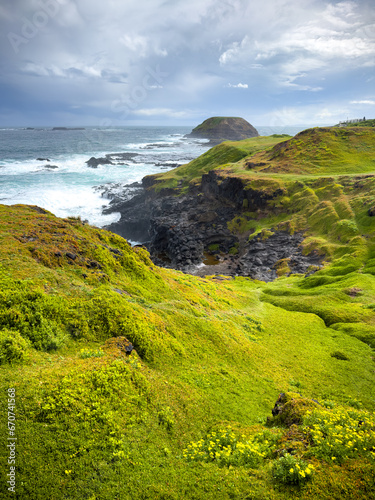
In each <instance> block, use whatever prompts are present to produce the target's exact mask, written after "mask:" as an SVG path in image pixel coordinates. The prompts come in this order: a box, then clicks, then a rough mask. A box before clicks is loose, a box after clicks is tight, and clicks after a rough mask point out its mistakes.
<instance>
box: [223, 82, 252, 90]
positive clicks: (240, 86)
mask: <svg viewBox="0 0 375 500" xmlns="http://www.w3.org/2000/svg"><path fill="white" fill-rule="evenodd" d="M225 87H227V88H232V89H248V88H249V86H248V84H247V83H237V84H232V83H228V85H225Z"/></svg>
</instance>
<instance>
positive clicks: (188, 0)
mask: <svg viewBox="0 0 375 500" xmlns="http://www.w3.org/2000/svg"><path fill="white" fill-rule="evenodd" d="M0 22H1V33H2V40H1V44H0V51H1V60H0V67H1V79H0V96H1V97H0V99H1V101H0V124H1V125H3V126H17V125H18V126H33V125H68V126H69V125H131V124H145V125H147V124H150V125H156V124H165V125H169V124H181V125H196V124H198V123H200V122H201V121H202V120H203V119H205V118H208V117H210V116H242V117H243V118H245V119H247V120H248V121H249V122H250V123H252V124H253V125H255V126H257V125H258V126H261V125H264V126H271V127H272V126H288V125H299V124H303V125H324V124H335V123H337V122H338V121H340V120H345V119H346V118H358V117H363V116H366V117H368V118H374V117H375V24H374V23H375V6H374V0H348V1H335V0H330V1H328V0H298V1H297V0H293V1H291V0H106V1H95V0H1V5H0Z"/></svg>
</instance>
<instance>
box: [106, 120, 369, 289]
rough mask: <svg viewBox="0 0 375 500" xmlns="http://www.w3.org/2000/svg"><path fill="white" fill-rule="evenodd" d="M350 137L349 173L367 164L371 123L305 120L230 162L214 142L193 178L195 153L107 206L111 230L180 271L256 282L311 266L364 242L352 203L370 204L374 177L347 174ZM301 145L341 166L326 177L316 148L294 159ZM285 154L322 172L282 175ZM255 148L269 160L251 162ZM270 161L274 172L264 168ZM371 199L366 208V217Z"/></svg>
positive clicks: (307, 270) (230, 150) (293, 165)
mask: <svg viewBox="0 0 375 500" xmlns="http://www.w3.org/2000/svg"><path fill="white" fill-rule="evenodd" d="M348 138H349V139H350V140H351V141H352V143H353V145H352V149H353V152H352V154H353V155H354V156H355V159H356V163H355V164H353V167H351V168H354V170H355V171H356V172H357V171H358V169H360V168H363V169H365V170H366V168H367V169H369V168H370V167H371V165H372V164H371V165H370V163H369V158H368V155H369V151H370V149H369V146H370V143H371V141H374V133H373V131H370V132H369V131H368V130H366V131H362V132H361V133H360V134H358V133H353V134H352V133H351V132H350V131H345V134H343V133H341V132H339V133H337V131H332V130H329V129H312V130H311V131H307V132H303V133H301V134H299V135H298V136H296V137H295V138H292V139H289V140H287V141H282V139H283V137H279V138H275V139H274V141H278V143H279V144H276V145H274V146H272V147H267V148H266V149H265V150H264V152H262V151H260V152H256V153H255V154H253V155H251V154H250V155H246V154H245V153H244V154H241V155H239V156H238V157H237V158H240V159H239V160H238V161H235V162H234V163H226V161H225V159H226V157H225V150H224V152H223V151H222V148H223V146H224V145H220V146H216V147H215V148H213V149H212V150H210V152H209V154H207V153H206V154H205V155H203V156H204V157H205V158H206V160H205V162H209V161H211V160H212V158H214V159H215V158H218V162H220V163H219V164H217V165H215V161H213V162H212V163H211V164H210V165H211V166H212V167H213V168H211V169H210V170H208V171H205V169H204V168H200V172H201V176H200V177H197V171H196V169H194V168H193V167H194V165H199V167H201V164H200V163H199V162H200V161H201V159H199V158H198V159H197V160H195V161H193V162H191V164H189V165H187V166H182V167H178V168H177V169H175V170H174V171H171V172H172V174H171V172H168V173H166V174H162V175H156V176H148V177H145V178H144V180H143V188H142V189H141V190H140V194H138V196H136V197H134V198H133V199H131V200H129V201H126V202H122V203H117V204H116V203H113V204H112V205H111V206H110V208H109V209H107V212H111V211H112V212H115V211H116V212H118V211H119V212H120V213H121V219H120V221H119V222H117V223H115V224H112V225H111V226H110V227H109V229H111V230H112V231H114V232H116V233H118V234H120V235H122V236H124V237H125V238H128V239H131V240H135V241H138V242H141V243H144V244H145V245H146V246H147V248H148V250H149V251H150V254H151V258H152V260H153V261H154V263H156V264H158V265H161V266H164V267H172V268H175V269H179V270H183V271H185V272H190V273H195V274H200V275H204V274H226V275H239V276H249V277H252V278H256V279H260V280H263V281H271V280H274V279H276V278H277V277H278V276H281V275H284V274H290V273H310V272H314V271H316V270H317V269H319V268H320V267H321V265H322V262H323V261H324V260H327V259H328V260H332V259H334V258H335V255H337V256H339V255H340V254H341V255H342V254H343V253H344V254H345V253H348V255H349V254H350V252H353V253H354V252H355V250H356V249H359V248H360V247H361V245H362V244H363V234H364V231H365V229H361V227H360V226H359V225H358V214H357V215H356V214H355V211H356V209H355V208H353V207H358V206H359V204H360V203H361V204H362V206H363V207H366V203H368V204H369V205H371V204H372V205H373V203H372V201H371V200H372V198H371V196H372V195H371V193H372V192H373V189H374V187H373V184H374V176H373V175H372V174H362V175H359V176H358V175H355V176H353V175H348V166H347V165H348V164H349V159H348V158H349V157H347V158H346V163H345V162H343V147H342V146H341V142H344V143H345V145H346V146H345V147H346V149H348V147H347V144H348ZM254 140H258V139H254ZM303 141H304V142H305V145H304V144H303ZM330 141H331V142H330ZM333 141H336V142H333ZM354 141H357V142H358V144H356V143H355V142H354ZM245 142H246V141H245ZM248 143H251V140H248ZM248 143H247V144H248ZM225 144H227V143H225ZM236 144H238V146H236ZM304 146H305V149H306V150H307V151H308V152H309V153H310V152H311V149H312V148H313V147H314V148H318V149H319V151H322V153H320V154H321V155H325V154H328V155H329V157H330V162H329V168H330V169H331V170H332V171H334V172H335V173H339V171H338V169H339V168H342V169H344V170H343V174H345V175H343V176H342V177H341V178H340V182H338V181H337V179H335V178H333V177H329V176H327V174H326V173H325V171H324V170H323V167H322V166H320V165H319V164H318V161H319V158H320V157H319V156H318V155H315V162H316V164H313V163H312V160H311V158H310V156H312V155H311V153H310V154H307V155H305V157H306V166H304V164H303V163H302V161H301V160H300V158H302V153H301V151H302V150H303V147H304ZM323 146H324V147H323ZM235 147H237V148H239V149H240V148H241V147H243V146H242V142H238V143H228V144H227V145H226V146H225V148H226V150H227V154H228V155H229V154H230V156H228V157H230V158H232V157H233V156H234V157H235V155H233V148H235ZM334 147H336V148H337V149H338V151H339V154H338V158H337V166H336V165H335V163H334V161H333V160H332V158H333V155H334V150H333V148H334ZM217 148H219V149H218V151H220V155H218V154H217V152H216V149H217ZM220 148H221V149H220ZM280 151H282V152H283V155H280ZM285 152H286V153H285ZM327 152H328V153H327ZM359 152H360V153H359ZM286 154H287V160H288V164H289V165H290V167H289V168H290V170H291V171H296V170H297V168H299V169H300V170H301V172H304V171H307V170H308V169H309V170H310V171H312V169H313V168H315V169H316V170H317V172H318V173H319V174H322V175H323V177H321V176H320V175H316V174H315V175H314V174H311V175H310V177H308V178H306V177H303V178H302V177H301V176H299V175H294V177H291V176H290V175H289V174H287V175H285V176H284V171H285V163H286V161H285V156H286ZM360 155H362V156H363V158H362V156H360ZM203 156H202V158H203ZM259 157H261V158H262V159H266V160H267V162H260V161H258V158H259ZM295 158H297V160H296V161H294V159H295ZM324 161H325V159H323V161H322V162H321V163H322V164H323V162H324ZM205 162H204V163H205ZM257 169H258V171H259V172H257V171H256V170H257ZM262 169H263V170H262ZM270 170H271V172H272V174H268V173H267V172H268V171H270ZM279 171H281V172H282V175H281V176H280V175H276V176H275V174H274V173H273V172H275V173H276V174H277V173H278V172H279ZM204 172H205V173H204ZM324 174H325V175H324ZM189 179H190V180H189ZM197 179H198V180H197ZM186 186H188V187H186ZM365 194H366V196H365ZM372 205H371V207H372ZM371 207H370V206H369V207H367V209H363V210H365V214H366V217H369V215H368V213H367V211H368V210H369V211H371Z"/></svg>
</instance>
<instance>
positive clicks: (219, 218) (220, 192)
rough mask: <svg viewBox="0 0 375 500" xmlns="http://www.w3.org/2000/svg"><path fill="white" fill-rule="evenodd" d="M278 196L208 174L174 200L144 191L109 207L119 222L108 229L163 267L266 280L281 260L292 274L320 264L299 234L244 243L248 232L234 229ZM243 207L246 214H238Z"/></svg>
mask: <svg viewBox="0 0 375 500" xmlns="http://www.w3.org/2000/svg"><path fill="white" fill-rule="evenodd" d="M282 194H283V190H282V189H280V188H278V187H276V189H274V190H273V191H272V190H270V191H268V192H266V191H265V190H264V189H261V188H260V189H255V188H254V189H251V188H248V189H246V186H245V185H244V183H243V181H242V180H241V179H240V178H236V177H227V176H226V175H225V174H223V175H220V172H219V171H211V172H209V173H208V174H205V175H203V176H202V182H201V186H200V189H199V191H198V192H196V193H189V194H187V195H182V196H177V197H176V196H171V195H169V194H168V193H166V192H161V193H160V194H159V195H158V196H155V194H154V193H153V192H152V191H151V193H150V192H149V191H147V190H144V192H143V193H142V194H141V195H139V196H138V197H137V198H133V199H132V200H130V201H129V202H126V203H125V204H123V205H122V206H121V207H119V206H117V207H116V206H115V207H114V209H115V210H119V209H120V210H121V213H122V217H121V220H120V222H118V223H116V224H112V226H111V227H110V229H111V230H113V231H115V232H117V233H118V234H121V235H123V236H125V237H128V238H131V239H133V240H137V241H143V242H145V244H146V246H147V248H148V250H149V251H150V254H151V258H152V260H153V261H154V263H156V264H158V265H160V266H163V267H171V268H174V269H179V270H182V271H185V272H190V273H193V274H201V275H204V274H227V275H239V276H251V277H253V278H257V279H261V280H263V281H270V280H273V279H275V278H277V276H278V265H279V263H280V261H281V260H282V259H289V266H290V270H291V271H293V272H297V273H305V272H307V270H308V269H309V268H310V267H311V266H317V265H319V263H320V258H319V256H318V254H317V253H316V252H315V251H313V252H311V253H310V255H308V256H306V255H303V254H302V247H301V246H300V244H301V242H302V240H303V237H302V235H301V234H289V233H288V232H287V231H285V230H281V231H274V232H272V234H270V235H269V237H268V238H267V239H265V238H264V235H259V236H256V237H255V238H254V239H252V240H251V241H249V234H250V233H253V230H247V231H244V232H242V231H241V230H237V229H236V227H235V226H236V222H237V219H241V217H243V214H244V213H246V214H248V213H249V212H248V210H250V211H253V212H259V211H262V210H265V209H266V207H267V204H268V203H269V202H271V201H272V200H274V199H276V198H277V197H279V196H280V195H282ZM244 206H245V207H247V209H248V210H246V211H244V208H243V207H244ZM245 217H246V216H245ZM249 220H251V217H249ZM241 222H243V221H242V220H241Z"/></svg>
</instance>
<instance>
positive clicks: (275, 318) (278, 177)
mask: <svg viewBox="0 0 375 500" xmlns="http://www.w3.org/2000/svg"><path fill="white" fill-rule="evenodd" d="M334 130H336V131H338V134H337V135H336V134H335V133H334ZM344 132H345V133H344ZM344 132H341V129H320V130H316V129H313V131H309V132H306V133H304V134H302V135H301V134H299V136H296V138H294V139H292V140H291V141H287V146H286V147H285V148H281V149H280V148H279V149H278V146H276V149H272V147H273V146H274V145H275V144H276V143H278V142H279V141H280V140H283V139H284V140H285V138H282V137H268V138H262V137H260V138H254V139H248V140H246V141H241V142H238V143H234V142H233V143H232V142H227V143H223V144H221V145H219V146H216V147H215V148H213V149H211V150H210V151H208V152H207V153H205V154H204V155H202V156H201V157H200V158H197V159H196V160H194V161H193V162H191V163H189V164H188V165H185V166H182V167H179V168H178V169H175V170H173V171H171V172H168V173H166V174H162V175H160V176H156V180H157V181H158V183H157V184H156V185H155V188H156V189H162V188H166V187H174V188H176V189H175V193H176V194H177V193H184V192H186V191H187V190H188V189H189V186H197V185H199V182H200V179H201V176H202V174H204V173H207V172H208V171H210V170H211V169H216V170H217V173H218V175H219V176H222V178H225V177H227V176H234V177H236V178H239V179H241V181H242V182H243V186H244V193H245V194H246V193H247V194H248V195H249V197H248V198H246V199H247V200H248V203H247V204H246V203H244V204H243V205H242V207H240V208H239V210H238V214H237V216H236V217H235V218H234V219H233V220H232V221H231V222H229V228H230V229H231V230H232V231H233V233H235V234H236V235H245V237H246V236H247V234H248V235H249V236H250V238H254V237H255V236H260V237H261V238H262V239H264V240H266V239H267V238H268V237H269V236H270V235H271V234H272V233H273V232H274V231H276V230H286V231H289V232H290V233H294V232H296V231H300V232H301V233H303V234H304V241H303V243H302V245H303V249H304V252H305V253H309V252H311V251H316V252H318V253H319V254H320V255H321V256H322V258H323V259H324V261H325V265H324V267H323V268H322V269H320V270H319V271H318V272H315V273H314V274H312V275H311V276H307V277H305V276H299V275H296V276H286V275H285V276H282V277H280V278H279V279H278V280H276V281H275V282H273V283H267V284H266V283H263V282H258V281H253V280H250V279H248V278H235V279H226V280H222V281H220V282H218V281H216V280H215V279H210V278H197V277H193V276H189V275H185V274H183V273H181V272H178V271H172V270H166V269H161V268H158V267H156V266H154V265H153V264H152V262H151V261H150V259H149V256H148V254H147V252H146V251H145V250H143V249H140V248H137V249H132V248H131V247H130V246H129V245H128V244H127V242H126V241H125V240H123V239H122V238H120V237H119V236H117V235H114V234H113V233H110V232H107V231H104V230H100V229H97V228H92V227H90V226H88V225H85V224H83V223H82V222H81V221H80V220H79V219H74V218H68V219H58V218H56V217H54V216H53V215H52V214H50V213H48V212H46V211H41V210H40V209H38V208H37V207H27V206H22V205H18V206H14V207H8V206H1V205H0V285H1V286H0V373H1V377H0V381H1V382H0V385H1V390H2V394H3V400H2V401H3V404H2V405H1V412H0V426H1V435H2V440H3V441H2V444H1V450H2V456H3V463H4V464H6V461H7V459H8V456H9V453H8V449H7V447H6V444H7V437H9V428H7V412H6V410H7V397H8V392H7V391H8V389H9V388H15V392H16V435H17V461H16V465H17V470H16V494H15V495H14V496H15V498H20V499H21V498H30V499H36V500H38V499H42V498H48V499H51V500H54V499H56V500H61V499H91V500H94V499H101V500H102V499H105V500H106V499H108V500H113V499H117V498H118V499H129V500H130V499H131V500H133V499H135V500H137V499H152V500H154V499H160V500H161V499H176V500H177V499H178V500H179V499H181V498H182V499H185V498H186V499H194V500H196V499H198V500H199V499H202V500H203V499H205V500H206V499H214V498H215V499H216V498H220V499H250V498H254V499H255V498H256V499H272V500H281V499H285V500H287V499H290V498H298V499H316V498H319V499H326V500H331V499H340V500H341V499H342V498H348V499H349V498H350V499H365V498H366V499H367V498H370V497H371V496H374V494H375V488H374V479H375V478H374V470H375V469H374V457H373V454H372V453H371V452H372V451H373V444H371V443H373V441H372V440H373V439H374V435H373V434H374V433H373V424H371V422H373V418H374V409H375V408H374V406H375V404H374V403H375V388H374V351H373V349H374V347H375V240H374V238H375V217H370V216H369V215H368V210H369V208H371V207H373V206H375V178H374V177H373V176H372V174H371V173H370V172H371V170H370V163H369V159H370V157H371V150H370V147H369V146H371V145H372V146H373V142H371V141H373V132H370V131H369V129H361V128H359V129H355V131H353V129H351V128H350V129H344ZM371 134H372V135H371ZM259 150H263V151H264V150H267V151H266V152H263V153H261V154H259V155H260V156H261V155H263V157H264V158H266V157H267V158H268V160H267V161H269V165H271V168H270V169H268V170H265V169H264V168H263V167H265V166H264V165H263V166H259V167H257V166H255V167H254V166H252V167H251V168H249V167H248V163H249V162H250V163H252V164H254V163H256V162H257V161H258V160H256V161H255V160H254V158H257V151H259ZM254 155H255V156H254ZM271 157H272V158H271ZM267 165H268V164H267ZM284 170H285V172H284ZM366 172H367V173H366ZM316 174H319V175H316ZM177 187H178V189H177ZM251 196H263V197H265V198H266V199H267V202H266V203H265V204H264V206H263V207H262V208H258V209H254V210H253V211H251V210H252V209H251V203H250V202H251ZM249 200H250V201H249ZM211 250H212V251H213V252H214V251H215V248H212V249H211ZM235 251H238V249H237V248H234V250H233V253H235ZM279 264H280V265H279V275H280V276H281V275H282V274H285V273H287V272H288V267H287V263H286V262H280V263H279ZM129 342H131V343H132V344H133V346H134V348H135V350H133V351H132V353H131V354H127V353H126V350H125V347H126V346H128V344H129ZM296 391H298V394H297V393H296ZM281 392H283V393H287V394H288V396H287V406H286V410H285V413H284V414H283V416H282V418H281V417H279V418H277V417H276V418H271V409H272V408H273V405H274V403H275V401H276V399H277V398H278V395H279V394H280V393H281ZM312 400H316V401H318V403H316V402H313V401H312ZM314 408H315V409H314ZM306 409H313V410H314V412H315V413H314V412H313V413H312V414H306V413H305V410H306ZM327 409H328V410H327ZM327 412H328V413H327ZM356 412H357V413H356ZM367 412H368V413H367ZM342 415H344V417H342ZM267 417H270V419H268V421H267ZM354 417H355V418H357V420H358V421H363V422H365V428H364V429H363V430H366V432H368V435H367V434H366V436H365V435H364V434H360V431H359V430H358V429H357V428H356V426H355V425H354V424H353V425H351V424H350V425H351V427H350V426H349V427H350V428H348V429H347V431H346V432H347V435H348V436H349V434H350V433H351V434H353V438H351V439H350V440H349V441H350V443H351V444H350V443H349V441H347V442H346V441H345V440H343V438H342V437H341V438H340V439H339V438H338V437H337V435H336V434H335V432H336V427H337V425H336V424H337V422H338V420H337V419H341V420H342V421H343V422H344V424H345V425H346V424H348V425H349V423H350V419H351V418H354ZM324 420H326V421H327V424H326V426H325V423H324ZM344 424H342V425H344ZM370 424H371V425H370ZM314 425H315V427H314ZM318 431H319V432H322V433H323V435H324V439H323V440H322V439H319V436H320V434H319V433H318ZM215 433H216V434H215ZM324 433H325V434H324ZM318 434H319V435H318ZM214 435H215V436H216V435H217V436H220V437H219V438H217V439H219V441H218V442H216V437H215V440H214V441H213V436H214ZM364 436H365V437H364ZM354 438H355V439H356V441H354V440H353V439H354ZM365 438H366V439H367V440H368V444H367V445H365V444H363V443H364V439H365ZM335 439H339V441H340V440H341V441H343V443H337V442H336V441H335ZM318 441H319V442H318ZM344 441H345V442H344ZM211 442H213V443H214V444H211ZM354 442H355V443H357V444H358V445H357V444H356V445H355V446H354V444H353V443H354ZM329 445H332V446H333V447H335V448H334V454H333V451H332V450H333V448H331V447H330V446H329ZM359 445H360V446H359ZM186 450H188V451H186ZM200 453H202V454H203V455H201V454H200ZM333 457H334V458H333ZM297 465H298V466H299V468H300V469H298V467H297ZM291 469H293V472H291ZM299 470H302V471H303V472H304V474H305V477H304V476H303V475H302V474H300V473H299V472H298V471H299ZM306 470H308V471H310V473H306ZM7 472H9V469H8V466H7V465H6V466H5V467H2V469H1V474H2V476H1V478H0V496H1V498H8V491H7V483H6V480H7V477H6V473H7ZM306 474H307V475H308V476H309V478H308V479H306Z"/></svg>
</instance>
